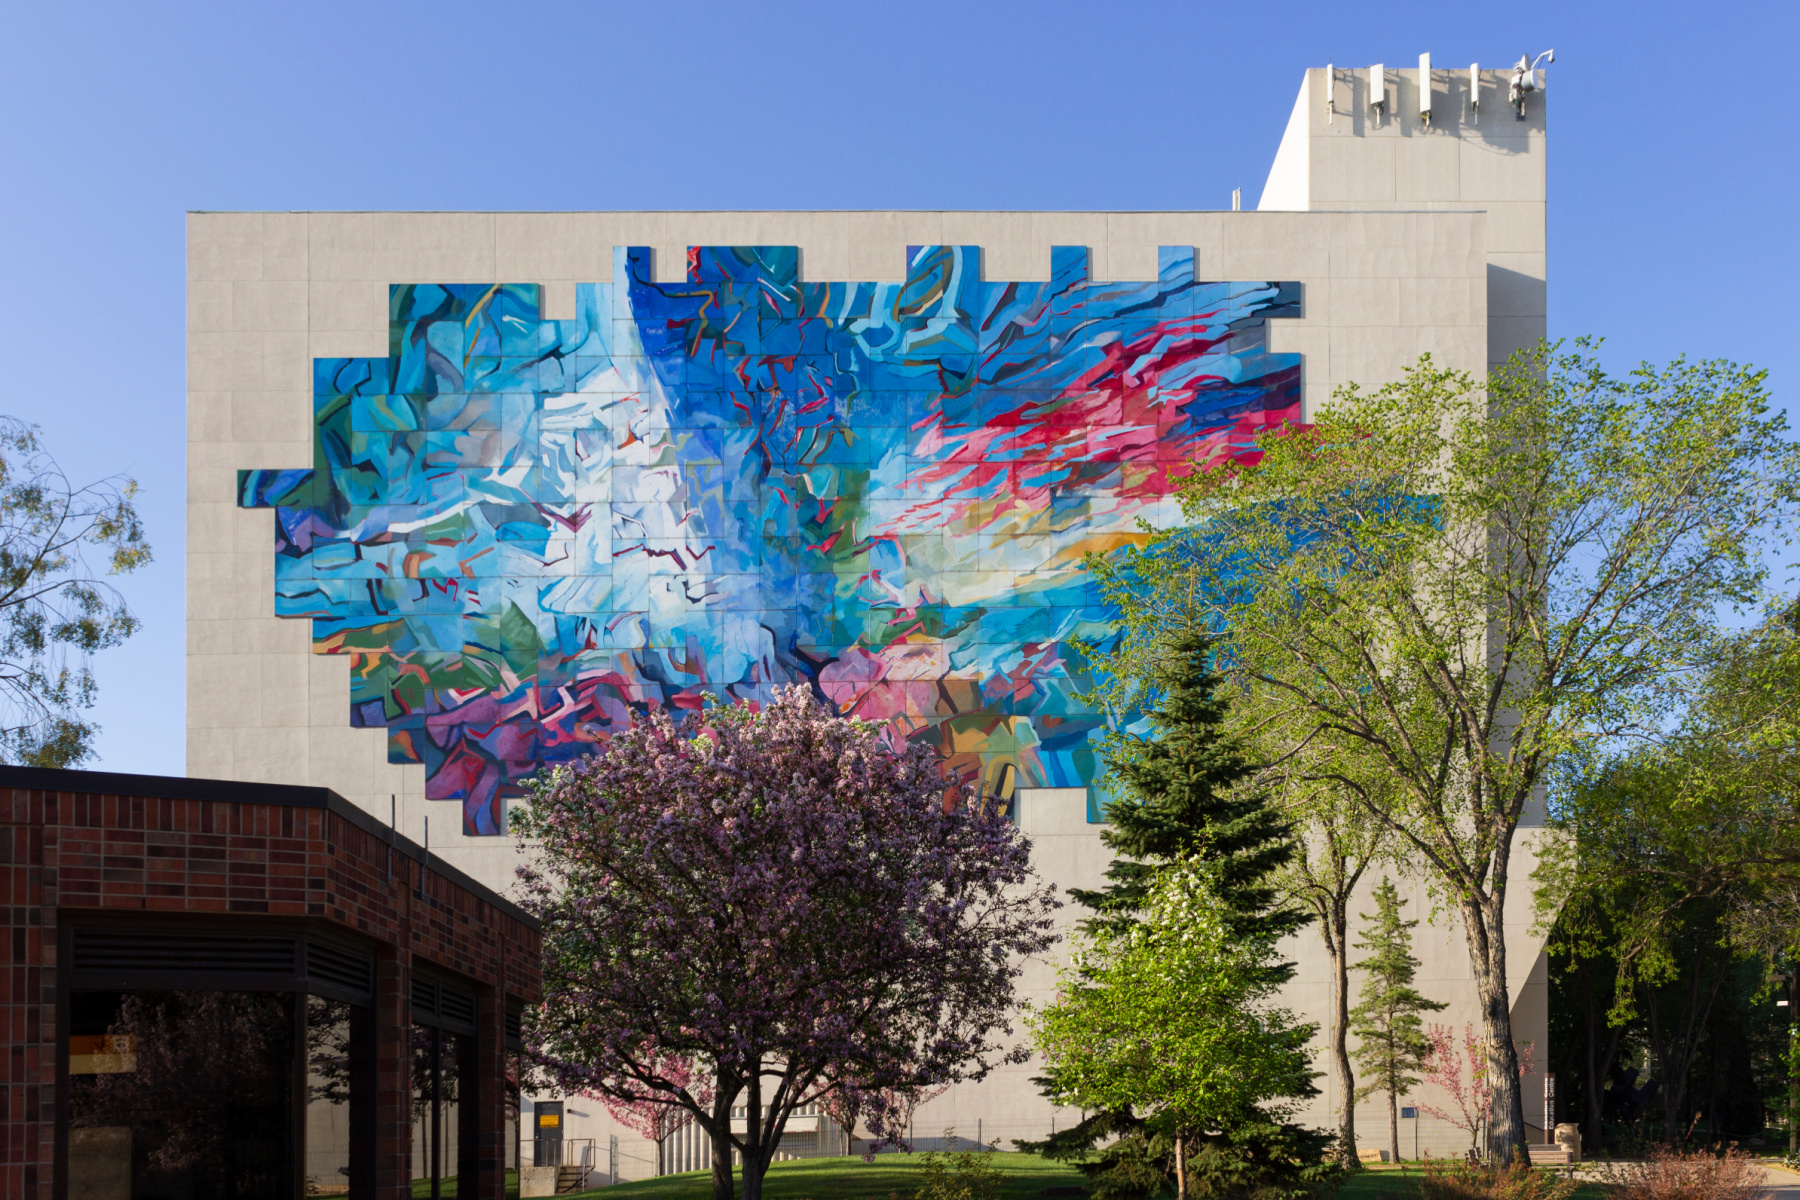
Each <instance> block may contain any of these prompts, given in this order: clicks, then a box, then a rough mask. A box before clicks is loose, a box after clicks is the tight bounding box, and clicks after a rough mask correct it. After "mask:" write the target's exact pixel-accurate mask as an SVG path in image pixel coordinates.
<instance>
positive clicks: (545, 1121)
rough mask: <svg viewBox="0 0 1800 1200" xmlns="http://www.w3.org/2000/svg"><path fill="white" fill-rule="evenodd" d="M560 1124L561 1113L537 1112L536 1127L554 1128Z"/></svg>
mask: <svg viewBox="0 0 1800 1200" xmlns="http://www.w3.org/2000/svg"><path fill="white" fill-rule="evenodd" d="M561 1124H562V1114H561V1113H539V1114H538V1128H539V1129H554V1128H556V1127H557V1126H559V1125H561Z"/></svg>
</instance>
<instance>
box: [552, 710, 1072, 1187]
mask: <svg viewBox="0 0 1800 1200" xmlns="http://www.w3.org/2000/svg"><path fill="white" fill-rule="evenodd" d="M520 816H521V819H520V821H519V823H518V827H519V830H520V833H521V835H522V836H524V837H526V838H528V839H532V840H535V841H536V842H537V843H538V852H539V853H538V856H537V860H536V865H535V866H533V867H531V868H528V869H525V870H522V871H521V872H520V874H521V877H522V879H523V880H524V887H525V892H526V898H527V899H526V902H527V906H528V907H529V908H531V909H532V910H533V911H535V912H536V913H537V914H538V915H539V916H541V917H542V918H543V920H544V960H545V961H544V985H545V1004H544V1006H543V1009H542V1010H541V1012H540V1013H538V1014H537V1016H536V1020H535V1021H534V1022H533V1025H534V1030H533V1044H534V1049H535V1051H536V1052H537V1054H538V1055H539V1056H540V1057H541V1059H542V1061H543V1062H544V1063H545V1064H546V1065H547V1066H548V1068H549V1069H550V1071H551V1073H552V1074H553V1076H554V1077H555V1078H556V1080H557V1081H558V1082H559V1083H560V1084H561V1085H562V1086H563V1087H564V1088H566V1089H567V1090H570V1091H577V1092H588V1093H593V1094H596V1095H599V1096H602V1097H610V1098H613V1099H616V1100H619V1101H622V1102H625V1103H628V1104H638V1103H651V1104H664V1105H667V1106H669V1107H671V1108H678V1109H680V1110H682V1111H683V1112H684V1113H686V1114H688V1115H691V1117H692V1119H693V1120H695V1121H696V1122H698V1123H699V1124H700V1125H701V1127H702V1128H704V1129H705V1130H706V1131H707V1134H708V1135H709V1137H710V1138H711V1139H712V1142H713V1189H714V1196H715V1198H716V1200H730V1197H731V1191H732V1187H731V1172H730V1167H729V1163H730V1152H731V1151H732V1150H733V1149H736V1150H738V1151H740V1152H741V1153H742V1154H743V1157H744V1173H743V1179H744V1190H743V1195H744V1200H760V1196H761V1190H762V1175H763V1172H764V1171H765V1170H766V1169H767V1166H768V1163H769V1162H770V1160H771V1159H772V1158H773V1156H774V1153H775V1149H776V1147H777V1145H778V1144H779V1142H780V1139H781V1133H782V1130H783V1129H784V1128H785V1126H786V1123H787V1119H788V1117H789V1116H790V1115H791V1114H792V1113H793V1112H794V1111H795V1109H797V1108H798V1107H800V1106H801V1105H803V1104H809V1103H816V1102H825V1101H827V1100H829V1098H830V1097H832V1096H833V1095H834V1093H837V1092H839V1091H840V1090H846V1089H854V1090H855V1091H856V1092H857V1093H858V1094H859V1095H861V1096H865V1097H870V1098H874V1097H880V1099H879V1100H878V1101H875V1102H872V1103H864V1104H858V1105H857V1107H860V1108H862V1109H863V1110H864V1111H865V1112H870V1114H871V1115H872V1116H873V1115H875V1114H876V1113H880V1114H883V1115H885V1114H887V1113H889V1112H894V1111H898V1107H899V1106H901V1105H902V1104H903V1103H904V1099H905V1098H906V1097H913V1098H916V1097H918V1096H919V1095H921V1094H923V1093H925V1092H927V1091H929V1090H930V1089H933V1088H937V1087H941V1086H943V1085H946V1084H948V1083H952V1082H955V1081H958V1080H962V1079H978V1078H980V1077H982V1076H983V1075H985V1074H986V1073H987V1072H988V1071H989V1070H991V1069H992V1068H993V1067H994V1066H995V1065H997V1064H999V1063H1001V1062H1018V1061H1023V1059H1024V1057H1025V1055H1026V1053H1027V1052H1026V1050H1025V1048H1024V1047H1023V1046H1017V1045H1010V1046H1009V1045H1008V1043H1009V1042H1010V1041H1011V1036H1010V1035H1011V1034H1012V1028H1011V1026H1010V1024H1009V1023H1008V1018H1009V1016H1010V1013H1011V1011H1012V1007H1013V993H1014V988H1015V984H1016V981H1017V979H1018V976H1019V974H1020V969H1021V968H1020V962H1021V960H1022V959H1023V958H1025V957H1027V956H1030V955H1034V954H1039V953H1042V952H1043V951H1044V950H1046V949H1047V948H1048V947H1049V946H1050V944H1051V942H1052V941H1053V940H1054V935H1053V934H1052V933H1051V931H1050V927H1051V920H1050V914H1051V911H1052V910H1053V909H1055V908H1056V907H1057V903H1056V901H1055V899H1054V889H1053V888H1051V887H1050V886H1048V885H1045V884H1042V883H1040V882H1039V881H1038V880H1037V879H1036V877H1035V876H1034V874H1033V872H1032V869H1031V863H1030V850H1031V846H1030V843H1029V842H1028V841H1027V840H1026V839H1025V838H1024V837H1023V836H1022V835H1021V834H1020V832H1019V830H1018V828H1017V827H1016V826H1015V825H1013V824H1012V823H1011V822H1009V821H1008V820H1006V818H1005V817H1004V816H1003V815H1001V814H1000V813H998V812H996V811H994V810H993V809H992V808H991V807H989V806H985V805H983V804H982V803H980V802H979V801H978V800H976V799H975V798H974V797H972V796H971V794H970V792H969V791H968V789H967V788H965V787H963V786H962V785H961V784H958V783H952V784H951V785H950V786H949V787H948V788H946V785H945V783H944V781H943V778H942V776H941V775H940V773H939V771H938V769H937V764H936V762H935V761H933V759H932V755H931V753H930V751H929V750H928V749H926V748H924V747H922V746H919V745H915V744H905V743H903V744H901V745H900V746H899V747H898V748H897V749H896V748H895V747H893V746H892V745H890V744H889V740H888V739H885V738H884V737H883V729H882V727H881V726H879V725H875V724H872V723H868V722H862V721H854V720H848V719H844V718H839V717H834V716H832V715H831V714H829V713H828V712H826V711H825V710H824V709H823V708H822V707H820V706H819V705H818V704H817V703H815V702H814V700H813V699H812V698H811V697H810V696H809V695H808V694H807V692H806V691H805V690H804V689H802V688H798V687H796V688H791V689H787V690H785V691H782V692H779V693H778V694H777V696H776V698H775V699H774V701H773V702H772V703H770V704H768V705H767V706H766V707H763V708H761V709H760V710H757V709H755V708H752V707H750V706H747V705H738V706H731V707H724V708H714V709H710V710H707V711H705V712H703V713H691V714H689V715H687V716H686V717H684V718H683V719H681V720H680V721H679V722H677V721H675V720H673V719H671V718H670V717H669V715H668V714H667V713H663V712H659V713H656V714H653V715H652V716H651V717H649V718H648V719H647V720H645V721H642V722H640V723H638V724H636V725H634V726H633V727H632V728H631V729H630V730H629V731H627V732H623V733H620V734H617V735H615V736H614V737H613V738H612V739H611V741H609V742H608V743H607V745H606V747H605V749H604V751H603V752H602V753H600V754H599V755H596V756H594V757H591V758H589V759H588V760H586V761H585V762H584V763H582V764H579V765H577V766H575V767H574V768H572V769H571V768H563V769H559V770H557V771H556V772H555V773H554V774H552V775H551V776H550V777H549V778H548V779H547V780H546V781H545V782H544V783H542V784H541V785H540V786H539V787H538V788H536V790H535V791H534V793H533V795H532V797H531V800H530V803H529V805H528V806H527V807H526V809H525V810H524V811H523V812H522V813H521V815H520ZM671 1061H679V1062H683V1063H692V1064H696V1069H695V1070H693V1071H691V1072H688V1073H686V1077H685V1078H683V1079H679V1080H678V1079H676V1078H674V1077H673V1075H674V1074H675V1073H674V1072H671V1071H669V1070H668V1069H666V1064H667V1063H669V1062H671ZM700 1080H704V1082H705V1085H706V1086H704V1087H702V1086H701V1085H700V1083H699V1082H698V1081H700ZM708 1092H710V1095H709V1094H708ZM737 1106H743V1107H744V1108H745V1111H746V1116H745V1117H744V1118H739V1122H740V1123H739V1130H738V1131H737V1132H734V1131H733V1119H732V1113H733V1109H734V1107H737ZM880 1123H881V1124H883V1125H884V1126H885V1125H886V1124H888V1122H880Z"/></svg>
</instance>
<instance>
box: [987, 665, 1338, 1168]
mask: <svg viewBox="0 0 1800 1200" xmlns="http://www.w3.org/2000/svg"><path fill="white" fill-rule="evenodd" d="M1211 644H1212V643H1211V639H1210V638H1208V637H1207V636H1206V635H1205V634H1203V633H1200V632H1198V631H1194V630H1185V631H1180V632H1177V633H1174V634H1172V635H1171V636H1170V638H1169V640H1168V645H1167V652H1166V654H1164V655H1163V656H1162V657H1161V658H1160V659H1159V660H1158V662H1157V664H1156V666H1155V668H1154V679H1153V680H1152V682H1153V684H1154V686H1155V691H1156V694H1157V695H1158V697H1159V702H1158V704H1157V706H1156V707H1155V708H1154V709H1153V710H1152V711H1151V712H1150V713H1149V718H1150V723H1151V725H1152V727H1153V734H1152V736H1150V737H1142V736H1139V735H1136V734H1129V733H1127V734H1121V735H1117V736H1116V737H1115V738H1114V739H1112V741H1111V743H1110V744H1109V745H1108V746H1107V748H1106V760H1107V766H1108V768H1109V769H1110V771H1111V773H1112V777H1113V779H1114V780H1115V781H1116V785H1117V790H1118V791H1119V793H1120V794H1119V795H1118V796H1117V798H1115V799H1114V800H1112V801H1111V802H1110V803H1108V804H1107V806H1106V820H1107V823H1108V828H1106V829H1105V830H1104V831H1102V833H1101V835H1100V836H1101V840H1102V841H1103V842H1104V843H1105V844H1106V845H1107V846H1108V847H1110V848H1111V849H1112V850H1113V851H1114V854H1115V858H1114V860H1113V862H1112V865H1111V866H1109V867H1108V868H1107V870H1106V877H1107V880H1108V882H1107V884H1106V886H1104V887H1102V888H1099V889H1093V890H1089V889H1076V888H1072V889H1070V893H1069V894H1070V895H1071V896H1073V897H1074V899H1075V900H1076V901H1077V902H1078V903H1080V904H1082V905H1083V906H1085V907H1086V908H1088V909H1089V910H1091V911H1092V912H1093V913H1094V915H1093V916H1092V917H1089V918H1087V919H1085V920H1084V921H1083V922H1081V924H1082V927H1083V928H1085V929H1087V930H1089V931H1094V930H1097V929H1101V928H1104V929H1107V930H1109V931H1114V932H1117V931H1119V930H1122V929H1124V928H1126V927H1128V926H1129V925H1130V924H1131V923H1132V922H1133V921H1135V920H1136V919H1137V917H1138V915H1139V914H1140V913H1141V912H1142V911H1143V908H1144V905H1145V903H1146V902H1147V900H1148V899H1149V895H1150V889H1151V882H1152V880H1153V878H1154V876H1155V874H1156V872H1157V871H1158V870H1160V869H1162V868H1164V867H1166V866H1168V865H1169V864H1171V863H1175V862H1179V861H1183V860H1191V859H1195V858H1199V859H1202V860H1205V861H1206V862H1208V863H1209V864H1211V865H1212V867H1213V869H1214V871H1215V872H1216V873H1215V874H1214V875H1213V879H1214V882H1215V888H1216V890H1217V892H1218V894H1219V897H1220V899H1222V900H1223V901H1225V907H1226V911H1225V913H1224V914H1223V917H1224V920H1225V922H1226V924H1227V926H1228V927H1229V928H1231V929H1233V930H1234V931H1236V932H1238V933H1239V934H1241V935H1244V936H1257V937H1268V938H1271V939H1273V938H1279V937H1282V936H1285V935H1286V934H1289V933H1292V932H1294V931H1295V930H1297V929H1299V928H1300V927H1301V926H1303V925H1304V924H1306V922H1307V921H1308V920H1309V919H1310V917H1309V916H1308V915H1307V914H1306V913H1304V912H1302V911H1301V910H1299V909H1297V908H1293V907H1289V906H1285V905H1282V904H1280V903H1278V896H1277V890H1276V887H1275V885H1274V882H1273V881H1272V879H1271V878H1270V876H1271V874H1272V873H1273V872H1274V871H1276V870H1277V869H1278V868H1280V867H1281V866H1283V865H1284V864H1286V863H1287V862H1288V861H1289V860H1290V859H1291V858H1292V857H1293V854H1294V842H1293V834H1292V830H1291V828H1290V827H1289V825H1288V823H1287V822H1286V821H1285V820H1284V819H1283V818H1282V816H1281V814H1280V813H1279V812H1278V811H1277V810H1275V809H1274V808H1273V807H1271V806H1270V804H1269V803H1268V799H1267V797H1266V796H1264V795H1263V794H1261V793H1259V792H1255V791H1251V790H1248V789H1246V788H1244V787H1242V786H1241V785H1242V784H1243V783H1244V781H1245V780H1246V779H1247V778H1248V777H1249V776H1250V775H1251V773H1252V772H1253V770H1254V768H1253V767H1252V766H1251V764H1250V763H1249V762H1247V761H1246V760H1245V758H1244V756H1243V754H1242V752H1241V750H1240V749H1239V747H1238V745H1237V742H1236V740H1235V739H1234V738H1232V737H1231V736H1230V734H1229V733H1228V732H1227V731H1226V729H1225V717H1226V711H1227V709H1226V703H1225V701H1224V700H1223V699H1221V698H1220V697H1219V695H1218V694H1217V693H1218V687H1219V683H1220V679H1219V676H1218V675H1217V674H1215V673H1214V672H1213V670H1212V668H1211V664H1210V658H1211ZM1293 973H1294V967H1293V964H1292V963H1280V964H1278V965H1275V966H1273V967H1270V968H1267V970H1266V976H1265V977H1266V978H1267V979H1268V980H1269V981H1271V982H1273V983H1275V984H1277V985H1279V984H1281V983H1284V982H1286V981H1287V980H1288V979H1290V978H1292V977H1293ZM1038 1082H1039V1083H1040V1084H1041V1085H1043V1086H1044V1087H1045V1089H1046V1090H1049V1083H1048V1081H1047V1080H1039V1081H1038ZM1303 1094H1304V1095H1309V1096H1310V1095H1315V1094H1317V1089H1314V1088H1312V1087H1311V1086H1310V1085H1308V1087H1307V1090H1306V1092H1305V1093H1303ZM1108 1139H1111V1141H1110V1143H1109V1144H1108V1145H1107V1147H1106V1148H1105V1149H1104V1150H1101V1151H1100V1152H1099V1153H1098V1155H1095V1147H1096V1146H1097V1145H1098V1144H1099V1143H1100V1142H1102V1141H1106V1140H1108ZM1330 1143H1331V1135H1329V1134H1325V1133H1320V1132H1318V1131H1315V1130H1311V1129H1307V1128H1304V1127H1302V1126H1299V1125H1294V1124H1289V1123H1283V1122H1277V1121H1273V1120H1270V1121H1264V1122H1261V1123H1253V1124H1250V1125H1246V1126H1244V1127H1240V1128H1237V1129H1229V1130H1225V1131H1223V1132H1222V1133H1221V1134H1220V1135H1219V1136H1216V1137H1209V1138H1208V1139H1206V1144H1204V1145H1203V1146H1201V1147H1200V1148H1199V1151H1198V1153H1189V1154H1185V1155H1184V1156H1183V1157H1184V1159H1185V1166H1186V1172H1185V1173H1186V1175H1187V1179H1188V1183H1189V1190H1190V1194H1194V1195H1200V1196H1211V1197H1231V1196H1249V1195H1252V1194H1259V1195H1266V1196H1271V1197H1273V1196H1278V1195H1283V1194H1286V1195H1298V1194H1301V1193H1303V1192H1305V1191H1308V1190H1310V1189H1311V1187H1312V1186H1313V1185H1314V1184H1317V1183H1320V1182H1324V1181H1325V1180H1326V1179H1328V1178H1329V1177H1330V1176H1331V1174H1332V1170H1333V1169H1332V1168H1331V1167H1329V1166H1327V1165H1326V1164H1325V1162H1324V1158H1325V1153H1326V1151H1327V1149H1328V1148H1329V1146H1330ZM1016 1144H1017V1145H1018V1147H1019V1148H1020V1149H1022V1150H1027V1151H1031V1152H1035V1153H1039V1154H1043V1155H1044V1156H1045V1157H1047V1158H1052V1159H1058V1160H1063V1161H1072V1162H1076V1163H1078V1164H1079V1165H1080V1168H1081V1170H1082V1171H1083V1173H1085V1174H1086V1175H1087V1176H1088V1178H1089V1179H1090V1180H1091V1181H1092V1184H1093V1195H1094V1198H1095V1200H1143V1198H1145V1197H1150V1196H1155V1195H1157V1194H1159V1193H1160V1192H1162V1191H1163V1190H1164V1189H1165V1188H1167V1187H1169V1185H1170V1183H1171V1180H1172V1178H1173V1176H1172V1171H1173V1170H1174V1163H1175V1146H1174V1143H1173V1141H1172V1140H1171V1139H1169V1138H1166V1137H1161V1136H1156V1135H1153V1134H1152V1133H1151V1132H1150V1131H1149V1130H1148V1129H1146V1127H1145V1123H1144V1121H1143V1120H1142V1119H1141V1118H1140V1117H1139V1116H1138V1115H1137V1114H1135V1113H1134V1112H1132V1111H1131V1110H1129V1109H1124V1110H1120V1111H1110V1112H1098V1113H1094V1114H1092V1115H1091V1116H1089V1117H1087V1119H1085V1120H1084V1121H1082V1122H1081V1123H1080V1124H1078V1125H1076V1126H1074V1127H1072V1128H1070V1129H1067V1130H1063V1131H1061V1132H1059V1133H1056V1134H1053V1135H1051V1136H1050V1137H1049V1138H1048V1139H1046V1140H1044V1141H1041V1142H1033V1141H1024V1140H1021V1141H1019V1142H1017V1143H1016Z"/></svg>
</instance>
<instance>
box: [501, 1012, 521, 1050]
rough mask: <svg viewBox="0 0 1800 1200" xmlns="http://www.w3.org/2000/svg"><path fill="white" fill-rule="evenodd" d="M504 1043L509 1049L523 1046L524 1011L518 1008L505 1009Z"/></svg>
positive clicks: (518, 1048)
mask: <svg viewBox="0 0 1800 1200" xmlns="http://www.w3.org/2000/svg"><path fill="white" fill-rule="evenodd" d="M506 1045H507V1048H508V1049H509V1050H523V1049H524V1048H525V1013H524V1012H523V1011H522V1010H520V1009H517V1008H509V1009H507V1010H506Z"/></svg>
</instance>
